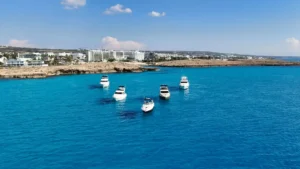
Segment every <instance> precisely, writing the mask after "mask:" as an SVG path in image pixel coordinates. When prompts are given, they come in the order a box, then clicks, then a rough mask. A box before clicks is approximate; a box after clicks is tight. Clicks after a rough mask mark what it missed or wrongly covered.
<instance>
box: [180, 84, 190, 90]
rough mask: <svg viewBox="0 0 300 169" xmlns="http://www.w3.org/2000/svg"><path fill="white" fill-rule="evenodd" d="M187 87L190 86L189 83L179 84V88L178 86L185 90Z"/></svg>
mask: <svg viewBox="0 0 300 169" xmlns="http://www.w3.org/2000/svg"><path fill="white" fill-rule="evenodd" d="M189 87H190V84H179V88H180V89H184V90H186V89H188V88H189Z"/></svg>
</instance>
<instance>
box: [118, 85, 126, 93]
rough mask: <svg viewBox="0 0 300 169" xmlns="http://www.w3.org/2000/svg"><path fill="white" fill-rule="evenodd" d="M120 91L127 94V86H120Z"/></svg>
mask: <svg viewBox="0 0 300 169" xmlns="http://www.w3.org/2000/svg"><path fill="white" fill-rule="evenodd" d="M118 90H122V91H124V92H125V90H126V88H125V86H119V89H118Z"/></svg>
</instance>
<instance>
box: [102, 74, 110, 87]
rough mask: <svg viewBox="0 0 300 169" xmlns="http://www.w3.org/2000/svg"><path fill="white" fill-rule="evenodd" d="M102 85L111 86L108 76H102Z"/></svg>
mask: <svg viewBox="0 0 300 169" xmlns="http://www.w3.org/2000/svg"><path fill="white" fill-rule="evenodd" d="M100 85H101V87H103V88H104V87H108V86H109V80H108V76H102V78H101V81H100Z"/></svg>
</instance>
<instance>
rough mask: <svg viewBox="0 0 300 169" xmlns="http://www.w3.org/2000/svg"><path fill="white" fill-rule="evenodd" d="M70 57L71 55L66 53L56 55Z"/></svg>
mask: <svg viewBox="0 0 300 169" xmlns="http://www.w3.org/2000/svg"><path fill="white" fill-rule="evenodd" d="M71 55H72V53H66V52H62V53H58V56H60V57H65V56H71Z"/></svg>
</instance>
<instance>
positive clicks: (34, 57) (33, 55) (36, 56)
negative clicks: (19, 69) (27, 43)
mask: <svg viewBox="0 0 300 169" xmlns="http://www.w3.org/2000/svg"><path fill="white" fill-rule="evenodd" d="M18 58H24V59H28V60H41V59H42V54H40V53H21V54H18Z"/></svg>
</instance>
